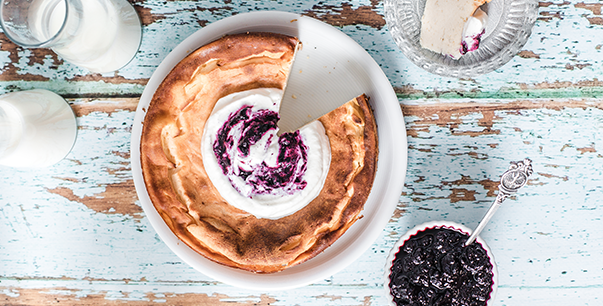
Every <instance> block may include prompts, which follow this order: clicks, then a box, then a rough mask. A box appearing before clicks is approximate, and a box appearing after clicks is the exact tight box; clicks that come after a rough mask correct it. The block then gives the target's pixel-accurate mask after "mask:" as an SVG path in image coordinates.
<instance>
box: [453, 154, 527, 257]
mask: <svg viewBox="0 0 603 306" xmlns="http://www.w3.org/2000/svg"><path fill="white" fill-rule="evenodd" d="M531 174H532V161H531V160H529V159H527V158H526V159H524V160H523V161H518V162H511V166H509V169H508V170H507V171H505V173H503V175H502V176H501V178H500V185H498V195H497V196H496V200H494V203H492V206H490V209H488V212H487V213H486V215H485V216H484V217H483V218H482V220H481V221H480V222H479V224H478V225H477V227H476V228H475V230H474V231H473V234H471V236H470V237H469V239H467V241H466V242H465V246H467V245H470V244H472V243H473V241H475V238H477V236H479V233H481V232H482V230H483V229H484V227H485V226H486V224H487V223H488V221H490V218H492V216H493V215H494V213H495V212H496V210H497V209H498V208H499V207H500V204H502V202H503V201H504V200H506V199H507V197H508V196H510V195H512V194H513V193H515V192H517V190H519V188H521V187H523V186H524V185H525V184H526V183H527V182H528V177H529V176H530V175H531Z"/></svg>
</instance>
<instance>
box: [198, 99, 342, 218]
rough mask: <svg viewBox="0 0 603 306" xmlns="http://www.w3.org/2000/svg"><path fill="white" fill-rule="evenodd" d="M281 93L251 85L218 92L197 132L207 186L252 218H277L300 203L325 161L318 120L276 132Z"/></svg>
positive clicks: (324, 170) (313, 191) (313, 190)
mask: <svg viewBox="0 0 603 306" xmlns="http://www.w3.org/2000/svg"><path fill="white" fill-rule="evenodd" d="M282 94H283V91H282V90H280V89H274V88H257V89H252V90H248V91H243V92H237V93H233V94H230V95H228V96H225V97H222V98H221V99H219V100H218V101H217V103H216V104H215V106H214V107H213V110H212V113H211V115H210V116H209V118H208V119H207V120H206V122H205V127H204V129H203V135H202V136H201V137H202V140H201V152H202V155H203V156H202V157H203V166H204V168H205V171H206V173H207V175H208V177H209V178H210V180H211V183H212V185H213V186H214V187H215V188H216V190H217V191H218V192H219V193H220V195H221V196H222V197H223V198H224V200H225V201H226V202H228V204H230V205H233V206H235V207H237V208H239V209H241V210H243V211H246V212H248V213H250V214H253V215H254V216H256V217H257V218H268V219H278V218H281V217H284V216H287V215H290V214H293V213H295V212H296V211H298V210H300V209H301V208H303V207H304V206H306V205H307V204H308V203H310V202H311V201H312V200H313V199H314V198H316V196H318V194H319V193H320V191H321V190H322V187H323V185H324V182H325V180H326V177H327V174H328V172H329V168H330V164H331V145H330V141H329V138H328V137H327V135H326V132H325V129H324V127H323V125H322V123H320V122H319V121H314V122H312V123H309V124H307V125H306V126H304V127H302V128H301V129H299V130H298V131H295V132H292V133H284V134H282V135H281V136H280V137H279V136H277V130H278V128H277V122H278V120H279V115H278V109H279V103H280V100H281V97H282Z"/></svg>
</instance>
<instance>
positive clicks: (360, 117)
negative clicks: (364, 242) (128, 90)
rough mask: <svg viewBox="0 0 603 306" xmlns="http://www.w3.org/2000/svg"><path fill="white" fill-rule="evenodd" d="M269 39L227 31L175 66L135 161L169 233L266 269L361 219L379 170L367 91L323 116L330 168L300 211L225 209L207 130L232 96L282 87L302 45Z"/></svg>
mask: <svg viewBox="0 0 603 306" xmlns="http://www.w3.org/2000/svg"><path fill="white" fill-rule="evenodd" d="M298 45H299V42H298V40H297V39H296V38H294V37H290V36H285V35H280V34H273V33H246V34H235V35H228V36H225V37H223V38H220V39H218V40H216V41H214V42H212V43H209V44H207V45H205V46H203V47H201V48H199V49H197V50H196V51H194V52H192V53H191V54H190V55H189V56H187V57H186V58H185V59H183V60H182V61H181V62H180V63H179V64H177V65H176V66H175V67H174V69H173V70H172V71H171V72H170V73H169V74H168V75H167V76H166V78H165V79H164V81H163V82H162V83H161V85H160V86H159V87H158V89H157V90H156V92H155V94H154V96H153V99H152V101H151V103H150V105H149V108H148V110H147V114H146V117H145V120H144V122H143V131H142V137H141V145H140V151H141V164H142V171H143V177H144V181H145V185H146V188H147V192H148V194H149V196H150V198H151V201H152V203H153V205H154V207H155V208H156V210H157V211H158V212H159V214H160V215H161V217H162V218H163V220H164V221H165V222H166V224H167V225H168V227H169V228H170V229H171V230H172V231H173V232H174V234H175V235H176V236H177V237H178V238H179V239H180V240H182V241H183V242H184V243H186V244H187V245H188V246H189V247H191V248H192V249H194V250H195V251H197V252H198V253H200V254H202V255H203V256H205V257H207V258H209V259H210V260H212V261H215V262H217V263H220V264H223V265H226V266H230V267H235V268H240V269H243V270H247V271H252V272H257V273H272V272H277V271H281V270H284V269H286V268H289V267H291V266H294V265H297V264H299V263H302V262H304V261H306V260H308V259H310V258H312V257H314V256H316V255H317V254H319V253H321V252H322V251H323V250H324V249H325V248H327V247H328V246H330V245H331V244H332V243H333V242H335V241H336V240H337V239H338V238H339V237H341V235H342V234H343V233H344V232H345V231H346V230H347V229H348V228H349V227H350V226H351V225H352V224H353V223H354V222H356V221H357V220H358V219H359V218H360V217H361V211H362V209H363V206H364V203H365V202H366V200H367V198H368V195H369V193H370V190H371V187H372V184H373V179H374V176H375V170H376V165H377V155H378V154H377V153H378V152H377V150H378V143H377V128H376V124H375V120H374V116H373V113H372V110H371V107H370V104H369V103H368V98H367V97H366V96H364V95H362V96H360V97H357V98H355V99H353V100H352V101H350V102H348V103H346V104H345V105H343V106H341V107H340V108H338V109H336V110H334V111H332V112H330V113H329V114H327V115H325V116H323V117H321V118H320V119H319V120H320V122H321V123H322V124H323V125H324V127H325V130H326V133H327V136H328V137H329V141H330V145H331V165H330V168H329V172H328V174H327V178H326V182H325V185H324V187H323V189H322V191H321V192H320V194H319V195H318V196H317V197H316V198H315V199H314V200H312V201H311V202H310V203H309V204H308V205H306V206H305V207H304V208H302V209H301V210H299V211H297V212H296V213H294V214H292V215H289V216H286V217H283V218H280V219H277V220H270V219H262V218H256V217H255V216H253V215H251V214H249V213H247V212H245V211H242V210H239V209H237V208H235V207H234V206H232V205H230V204H229V203H227V202H226V201H225V200H224V199H223V198H222V196H221V195H220V194H219V192H218V191H217V190H216V188H215V187H214V186H213V184H212V182H211V181H210V180H209V178H208V176H207V173H206V172H205V168H204V166H203V160H202V155H201V138H202V133H203V130H204V125H205V122H206V121H207V119H208V118H209V115H210V114H211V112H212V109H213V107H214V105H215V103H216V102H217V101H218V99H219V98H221V97H223V96H226V95H228V94H231V93H234V92H239V91H244V90H249V89H254V88H266V87H268V88H279V89H284V87H285V85H286V82H287V77H288V75H289V72H290V68H291V65H292V62H293V59H294V56H295V51H296V49H297V48H298Z"/></svg>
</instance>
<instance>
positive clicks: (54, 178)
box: [0, 0, 603, 305]
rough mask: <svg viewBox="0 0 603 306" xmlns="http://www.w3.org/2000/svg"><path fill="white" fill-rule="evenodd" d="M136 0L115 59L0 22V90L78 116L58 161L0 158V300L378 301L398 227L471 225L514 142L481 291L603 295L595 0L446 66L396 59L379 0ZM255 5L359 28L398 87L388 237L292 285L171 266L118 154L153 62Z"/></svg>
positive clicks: (537, 297)
mask: <svg viewBox="0 0 603 306" xmlns="http://www.w3.org/2000/svg"><path fill="white" fill-rule="evenodd" d="M130 1H131V2H132V4H133V5H134V6H135V7H136V9H137V10H138V13H139V14H140V17H141V19H142V22H143V26H144V28H143V41H142V46H141V48H140V51H139V53H138V55H137V56H136V58H135V59H134V60H133V61H132V62H131V63H130V64H129V65H128V66H126V67H125V68H123V69H121V70H119V71H118V72H116V73H107V74H102V75H101V74H94V73H90V72H88V71H86V70H84V69H81V68H78V67H76V66H74V65H71V64H69V63H66V62H64V61H63V60H62V59H61V58H60V57H58V56H57V55H55V54H54V53H53V52H52V51H50V50H48V49H23V48H20V47H16V46H15V45H14V44H13V43H11V42H10V41H9V40H7V39H6V37H5V36H4V35H1V34H0V66H1V67H2V68H1V74H0V87H1V90H0V91H1V92H8V91H15V90H27V89H33V88H45V89H49V90H52V91H54V92H56V93H58V94H61V95H62V96H64V97H65V98H67V99H68V101H69V103H70V104H71V106H72V107H73V109H74V110H75V112H76V114H77V117H78V118H77V119H78V125H79V130H78V137H77V141H76V144H75V147H74V148H73V150H72V152H71V153H70V154H69V155H68V156H67V157H66V159H65V160H63V161H61V162H60V163H58V164H57V165H55V166H53V167H50V168H44V169H36V170H25V169H11V168H6V167H3V168H0V304H10V305H41V304H61V305H65V304H67V305H82V304H86V305H91V304H94V305H96V304H125V303H128V304H132V305H148V304H151V303H158V304H167V305H173V304H179V305H180V304H195V305H384V304H385V303H386V299H385V294H384V289H383V285H382V283H383V277H382V273H383V266H384V264H385V258H386V256H387V253H388V252H389V250H390V248H391V247H392V245H393V243H394V242H395V241H396V240H397V239H398V238H399V237H400V235H402V234H403V233H404V232H405V231H406V230H408V229H409V228H411V227H413V226H415V225H417V224H420V223H423V222H426V221H429V220H442V219H443V220H449V221H455V222H459V223H462V224H465V225H467V226H468V227H471V228H473V227H475V226H476V225H477V222H478V220H479V219H480V218H481V217H482V216H483V214H484V213H485V211H486V209H487V208H488V207H489V205H490V203H491V202H492V201H493V200H494V198H495V195H496V193H497V189H496V187H497V184H498V182H497V181H498V178H499V175H500V174H501V173H502V172H503V171H504V170H505V169H506V168H507V167H508V165H509V162H510V161H513V160H521V159H523V158H524V157H530V158H531V159H532V160H533V162H534V174H533V175H532V177H531V178H530V180H529V182H528V185H527V186H526V187H524V188H523V189H522V190H521V191H520V193H519V194H518V195H516V196H514V197H512V198H510V199H509V200H507V202H505V203H504V204H503V206H502V208H501V209H500V210H499V211H498V213H497V214H496V215H495V217H494V219H493V220H492V221H491V223H490V224H489V225H488V226H487V227H486V229H485V231H484V232H483V234H482V237H483V238H484V239H485V240H486V241H487V242H488V244H489V245H490V247H491V248H492V250H493V252H494V254H495V257H496V261H497V263H498V269H499V273H500V277H499V281H500V285H499V291H498V295H497V297H496V299H495V303H494V304H493V305H602V304H603V301H602V299H603V231H602V230H601V226H602V225H603V222H602V221H601V216H602V215H603V187H602V184H601V179H603V167H602V164H603V163H602V161H603V153H601V150H602V146H603V138H602V135H601V132H600V131H601V129H603V102H602V100H601V97H602V96H603V50H602V48H603V40H602V39H601V37H603V13H602V10H601V7H602V6H603V2H600V1H599V2H597V1H590V2H578V1H576V0H571V1H557V0H556V1H553V2H540V3H539V4H540V5H539V18H538V20H537V22H536V25H535V27H534V29H533V33H532V36H531V38H530V39H529V41H528V43H527V44H526V45H525V46H524V48H523V50H522V51H521V52H520V53H519V54H518V55H517V56H515V57H514V58H513V60H511V61H510V62H509V63H507V64H506V65H505V66H503V67H502V68H500V69H498V70H496V71H494V72H492V73H489V74H487V75H484V76H480V77H476V78H472V79H451V78H445V77H438V76H435V75H432V74H429V73H427V72H425V71H423V70H421V69H420V68H418V67H416V66H414V65H413V64H411V63H410V62H409V60H407V59H406V58H405V57H404V55H403V54H402V53H401V51H399V49H398V48H397V47H396V45H395V44H394V42H393V41H392V39H391V37H390V35H389V33H388V30H387V26H386V24H385V20H384V17H383V15H384V12H383V3H382V2H381V1H368V0H360V1H350V2H341V1H337V0H323V1H290V0H285V1H239V0H226V1H186V0H174V1H159V0H130ZM256 10H281V11H289V12H294V13H300V14H303V15H307V16H311V17H315V18H317V19H319V20H322V21H324V22H327V23H329V24H331V25H333V26H335V27H338V28H339V29H340V30H341V31H343V32H345V33H346V34H348V35H349V36H351V37H352V38H353V39H355V40H356V41H357V42H358V43H359V44H361V45H362V46H363V47H364V48H365V49H366V50H367V51H368V52H369V53H370V54H371V55H372V56H373V57H374V58H375V60H376V61H377V62H378V63H379V64H380V65H381V67H382V69H383V71H384V72H385V73H386V75H387V76H388V78H389V80H390V81H391V84H392V86H393V87H394V88H395V90H396V92H397V94H398V98H399V101H400V107H401V108H402V111H403V113H404V115H405V123H406V129H407V133H408V171H407V173H406V183H405V187H404V192H403V194H402V195H401V196H400V200H399V203H398V207H397V210H396V211H395V213H394V215H392V217H391V220H390V222H389V224H388V225H387V227H386V228H384V229H383V233H382V235H381V236H380V237H379V238H378V240H377V241H376V242H375V243H374V244H373V245H372V247H371V248H370V249H368V250H367V251H366V252H365V253H364V255H363V256H362V257H361V258H359V259H358V260H357V261H356V262H355V263H354V264H352V265H350V266H349V267H347V268H346V269H344V270H343V271H341V272H339V273H337V274H335V275H333V276H332V277H330V278H328V279H325V280H322V281H319V282H317V283H315V284H312V285H309V286H305V287H302V288H299V289H295V290H288V291H266V292H258V291H250V290H243V289H239V288H235V287H231V286H228V285H225V284H222V283H220V282H217V281H215V280H213V279H210V278H208V277H206V276H204V275H203V274H201V273H199V272H197V271H196V270H194V269H192V268H191V267H189V266H188V265H187V264H185V263H183V262H182V261H181V260H180V259H179V258H178V257H177V256H176V255H174V254H173V253H172V252H171V251H170V250H169V249H168V248H167V247H166V246H165V244H164V243H163V242H162V241H161V240H160V239H159V237H158V236H157V234H156V233H155V231H154V230H153V228H152V227H151V225H150V224H149V222H148V219H147V218H146V217H145V215H144V213H143V211H142V209H141V207H140V204H139V202H138V200H137V196H136V192H135V189H134V184H133V181H132V174H131V168H130V160H129V155H130V153H129V152H130V132H131V127H132V120H133V117H134V114H135V109H136V106H137V103H138V99H139V97H140V94H141V93H142V91H143V90H144V87H145V84H146V82H147V81H148V79H149V78H150V76H151V75H152V73H153V71H154V70H155V68H156V67H157V65H158V64H159V63H160V62H161V61H162V59H163V58H164V57H165V56H166V55H167V54H168V53H169V52H170V51H171V50H172V49H173V48H174V47H175V46H176V45H178V43H180V42H181V41H182V40H183V39H184V38H186V37H187V36H189V35H190V34H192V33H194V32H195V31H197V30H199V29H201V28H202V27H204V26H206V25H207V24H209V23H211V22H213V21H216V20H220V19H222V18H225V17H228V16H231V15H234V14H237V13H242V12H249V11H256ZM400 156H401V157H402V156H404V154H403V152H400ZM401 175H402V174H401Z"/></svg>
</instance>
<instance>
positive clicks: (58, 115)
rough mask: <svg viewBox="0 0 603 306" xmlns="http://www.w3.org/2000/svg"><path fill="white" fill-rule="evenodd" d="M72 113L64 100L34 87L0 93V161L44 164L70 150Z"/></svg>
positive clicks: (18, 164) (73, 134)
mask: <svg viewBox="0 0 603 306" xmlns="http://www.w3.org/2000/svg"><path fill="white" fill-rule="evenodd" d="M76 134H77V125H76V120H75V115H74V114H73V111H72V110H71V108H70V107H69V104H67V102H65V100H64V99H63V98H62V97H61V96H59V95H57V94H55V93H53V92H50V91H48V90H42V89H35V90H30V91H21V92H14V93H9V94H6V95H3V96H0V165H5V166H10V167H46V166H50V165H53V164H55V163H57V162H59V161H60V160H61V159H63V158H64V157H65V155H67V153H69V151H71V148H72V147H73V143H74V142H75V137H76Z"/></svg>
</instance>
